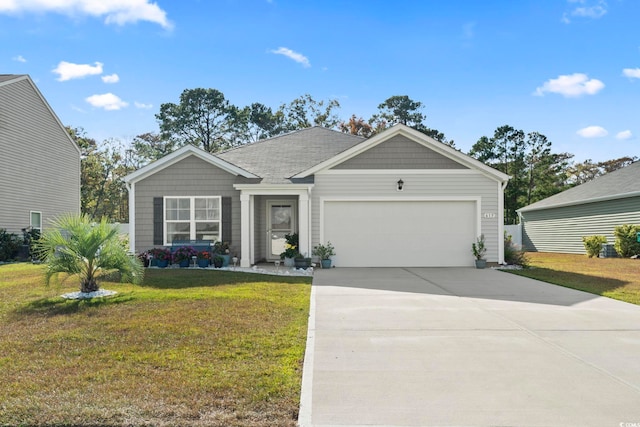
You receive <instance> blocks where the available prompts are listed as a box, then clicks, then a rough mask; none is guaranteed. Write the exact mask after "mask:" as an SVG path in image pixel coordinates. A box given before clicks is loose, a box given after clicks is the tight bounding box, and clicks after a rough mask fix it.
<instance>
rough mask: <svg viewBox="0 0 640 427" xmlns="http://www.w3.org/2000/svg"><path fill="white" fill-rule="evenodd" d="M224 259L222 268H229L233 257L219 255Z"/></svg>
mask: <svg viewBox="0 0 640 427" xmlns="http://www.w3.org/2000/svg"><path fill="white" fill-rule="evenodd" d="M219 256H221V257H222V266H223V267H229V261H231V255H229V254H224V255H219Z"/></svg>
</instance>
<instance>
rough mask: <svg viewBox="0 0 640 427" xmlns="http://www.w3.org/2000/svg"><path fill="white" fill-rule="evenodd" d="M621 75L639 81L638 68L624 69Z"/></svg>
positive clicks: (639, 71)
mask: <svg viewBox="0 0 640 427" xmlns="http://www.w3.org/2000/svg"><path fill="white" fill-rule="evenodd" d="M622 75H623V76H625V77H629V78H630V79H640V68H625V69H624V70H622Z"/></svg>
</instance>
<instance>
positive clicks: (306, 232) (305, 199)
mask: <svg viewBox="0 0 640 427" xmlns="http://www.w3.org/2000/svg"><path fill="white" fill-rule="evenodd" d="M298 245H299V246H300V248H299V251H300V253H301V254H305V253H306V254H307V256H308V257H311V227H310V226H309V194H308V193H307V192H304V193H302V194H300V195H299V197H298Z"/></svg>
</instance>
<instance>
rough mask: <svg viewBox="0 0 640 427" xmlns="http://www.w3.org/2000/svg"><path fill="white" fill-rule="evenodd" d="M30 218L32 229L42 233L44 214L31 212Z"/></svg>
mask: <svg viewBox="0 0 640 427" xmlns="http://www.w3.org/2000/svg"><path fill="white" fill-rule="evenodd" d="M29 216H30V220H29V221H30V223H29V225H30V226H31V229H32V230H38V231H42V212H36V211H31V212H29Z"/></svg>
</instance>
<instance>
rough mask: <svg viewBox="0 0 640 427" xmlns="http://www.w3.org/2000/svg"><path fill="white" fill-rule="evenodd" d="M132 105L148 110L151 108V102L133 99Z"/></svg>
mask: <svg viewBox="0 0 640 427" xmlns="http://www.w3.org/2000/svg"><path fill="white" fill-rule="evenodd" d="M133 105H135V107H136V108H140V109H143V110H149V109H151V108H153V105H152V104H144V103H142V102H138V101H135V102H134V103H133Z"/></svg>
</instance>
